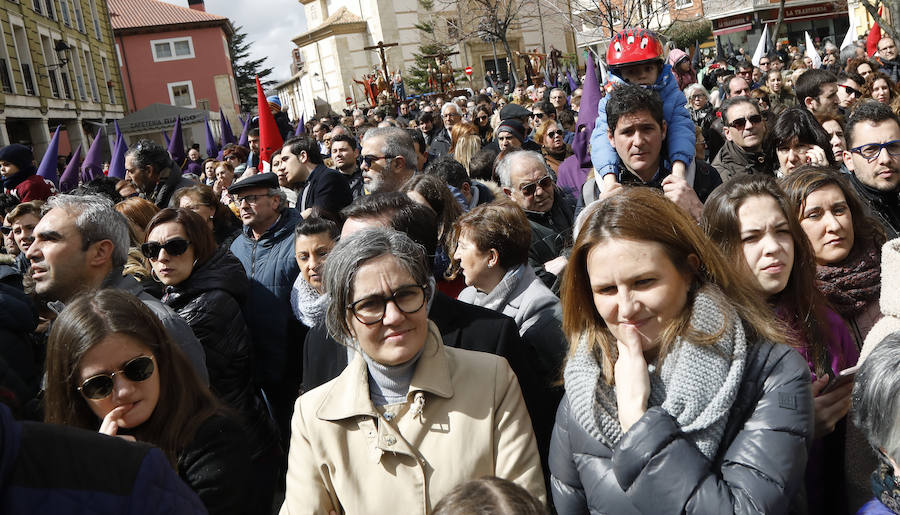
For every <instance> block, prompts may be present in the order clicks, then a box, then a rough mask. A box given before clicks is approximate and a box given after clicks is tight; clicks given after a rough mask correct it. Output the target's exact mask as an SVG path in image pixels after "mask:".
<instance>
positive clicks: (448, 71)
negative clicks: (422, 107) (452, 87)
mask: <svg viewBox="0 0 900 515" xmlns="http://www.w3.org/2000/svg"><path fill="white" fill-rule="evenodd" d="M457 54H459V52H438V53H436V54H429V55H423V56H422V57H426V58H433V59H434V63H435V65H436V67H437V72H438V81H437V82H438V84H439V85H440V86H439V87H440V88H441V93H443V92H444V75H449V76H450V78H449V79H448V81H449V82H453V67H452V66H450V63H449V62H448V61H447V58H448V57H450V56H451V55H457Z"/></svg>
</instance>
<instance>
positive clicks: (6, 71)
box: [0, 25, 16, 93]
mask: <svg viewBox="0 0 900 515" xmlns="http://www.w3.org/2000/svg"><path fill="white" fill-rule="evenodd" d="M0 88H2V89H3V92H4V93H15V92H16V90H15V83H14V82H13V80H12V68H11V67H10V65H9V54H8V53H7V50H6V35H5V34H3V26H2V25H0Z"/></svg>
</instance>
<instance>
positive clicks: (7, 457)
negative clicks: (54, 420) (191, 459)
mask: <svg viewBox="0 0 900 515" xmlns="http://www.w3.org/2000/svg"><path fill="white" fill-rule="evenodd" d="M0 513H10V514H13V513H85V514H87V513H90V514H92V515H104V514H109V515H113V514H116V515H154V514H163V513H166V514H177V515H200V514H205V513H207V512H206V508H205V507H204V506H203V503H202V502H200V498H199V497H197V494H195V493H194V492H193V491H191V489H190V488H188V486H187V485H186V484H184V483H183V482H182V481H181V479H179V477H178V474H176V473H175V470H174V469H173V468H172V465H171V464H169V461H168V460H167V459H166V457H165V455H164V454H163V453H162V451H160V450H159V449H157V448H155V447H151V446H150V445H146V444H141V443H132V442H127V441H125V440H123V439H121V438H114V437H109V436H106V435H101V434H98V433H95V432H93V431H85V430H83V429H76V428H73V427H66V426H61V425H51V424H39V423H36V422H24V423H20V422H17V421H15V420H13V417H12V415H11V414H10V412H9V409H7V408H6V406H3V405H0Z"/></svg>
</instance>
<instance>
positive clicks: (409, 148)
mask: <svg viewBox="0 0 900 515" xmlns="http://www.w3.org/2000/svg"><path fill="white" fill-rule="evenodd" d="M371 138H383V140H384V144H383V145H382V146H381V148H380V149H378V151H379V152H381V154H382V155H385V156H401V157H403V159H404V160H405V161H406V167H407V168H409V169H410V170H415V169H416V163H417V159H416V147H415V145H413V139H412V137H411V136H410V135H409V134H407V133H406V129H401V128H399V127H377V128H375V129H369V130H368V131H366V135H365V136H363V140H362V142H363V143H365V142H366V141H368V140H370V139H371Z"/></svg>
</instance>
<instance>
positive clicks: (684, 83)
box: [666, 48, 697, 90]
mask: <svg viewBox="0 0 900 515" xmlns="http://www.w3.org/2000/svg"><path fill="white" fill-rule="evenodd" d="M684 60H687V62H688V63H690V62H691V56H689V55H688V54H687V53H686V52H685V51H684V50H681V49H680V48H673V49H672V50H671V51H670V52H669V58H668V59H667V60H666V62H667V63H669V66H671V67H672V73H674V74H675V79H676V80H677V81H678V89H680V90H684V88H686V87H688V85H690V84H694V83H695V82H697V72H696V71H694V68H693V66H692V67H691V69H690V70H688V71H686V72H683V71H680V70H679V69H678V64H679V63H681V61H684Z"/></svg>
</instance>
